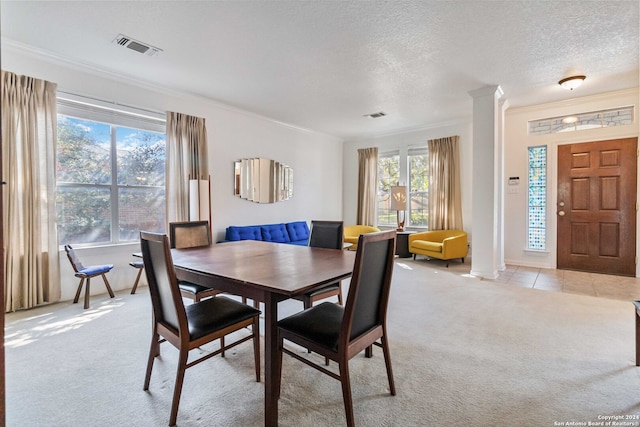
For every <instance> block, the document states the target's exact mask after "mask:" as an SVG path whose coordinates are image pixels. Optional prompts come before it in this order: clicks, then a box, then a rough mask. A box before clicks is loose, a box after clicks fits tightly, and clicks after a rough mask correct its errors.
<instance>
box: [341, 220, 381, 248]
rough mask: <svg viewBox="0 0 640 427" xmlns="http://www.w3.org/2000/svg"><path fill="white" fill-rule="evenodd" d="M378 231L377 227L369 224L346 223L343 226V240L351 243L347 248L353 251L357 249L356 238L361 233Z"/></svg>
mask: <svg viewBox="0 0 640 427" xmlns="http://www.w3.org/2000/svg"><path fill="white" fill-rule="evenodd" d="M377 231H380V229H379V228H378V227H372V226H370V225H347V226H345V227H344V242H345V243H352V246H350V247H349V250H352V251H355V250H356V249H358V238H360V235H361V234H367V233H375V232H377Z"/></svg>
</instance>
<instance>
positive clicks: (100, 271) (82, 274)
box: [64, 245, 114, 309]
mask: <svg viewBox="0 0 640 427" xmlns="http://www.w3.org/2000/svg"><path fill="white" fill-rule="evenodd" d="M64 250H65V252H66V253H67V258H69V262H71V266H72V267H73V271H74V272H75V276H76V277H78V278H80V284H79V285H78V290H77V291H76V297H75V298H74V299H73V303H74V304H75V303H77V302H78V299H79V298H80V292H82V285H83V284H84V283H85V281H86V287H85V290H84V308H85V309H87V308H89V295H90V291H91V278H92V277H97V276H102V280H104V284H105V286H106V287H107V291H108V292H109V296H110V297H111V298H113V297H114V295H113V291H112V290H111V286H109V281H108V280H107V276H106V274H107V273H108V272H110V271H111V269H112V268H113V264H103V265H90V266H88V267H85V266H84V265H82V263H81V262H80V259H79V258H78V256H77V255H76V253H75V251H74V250H73V248H72V247H71V245H64Z"/></svg>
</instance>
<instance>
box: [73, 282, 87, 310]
mask: <svg viewBox="0 0 640 427" xmlns="http://www.w3.org/2000/svg"><path fill="white" fill-rule="evenodd" d="M82 285H84V277H83V278H82V279H80V284H79V285H78V290H77V291H76V297H75V298H74V299H73V303H74V304H76V303H77V302H78V299H80V292H82Z"/></svg>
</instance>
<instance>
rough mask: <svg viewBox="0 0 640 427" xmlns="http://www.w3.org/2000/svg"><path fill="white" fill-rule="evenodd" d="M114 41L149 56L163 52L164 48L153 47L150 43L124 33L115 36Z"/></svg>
mask: <svg viewBox="0 0 640 427" xmlns="http://www.w3.org/2000/svg"><path fill="white" fill-rule="evenodd" d="M113 43H115V44H117V45H120V46H122V47H126V48H128V49H131V50H134V51H136V52H138V53H143V54H145V55H147V56H154V55H156V54H158V53H160V52H162V49H160V48H157V47H153V46H151V45H150V44H148V43H143V42H141V41H138V40H134V39H132V38H131V37H129V36H125V35H124V34H118V37H116V38H115V40H114V41H113Z"/></svg>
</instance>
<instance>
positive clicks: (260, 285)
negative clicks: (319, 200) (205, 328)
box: [171, 240, 356, 426]
mask: <svg viewBox="0 0 640 427" xmlns="http://www.w3.org/2000/svg"><path fill="white" fill-rule="evenodd" d="M171 254H172V258H173V264H174V268H175V271H176V275H177V277H178V278H179V279H180V280H186V281H189V282H192V283H197V284H200V285H203V286H207V287H211V288H214V289H218V290H221V291H225V292H228V293H230V294H234V295H239V296H243V297H247V298H250V299H253V300H255V301H260V302H262V303H263V304H264V397H265V399H264V425H265V426H277V425H278V391H277V390H276V384H277V381H276V380H277V379H278V378H279V376H280V372H279V364H278V303H279V302H280V301H283V300H286V299H289V298H293V297H295V296H297V295H300V294H304V293H307V292H310V291H313V290H315V289H318V288H320V287H322V286H323V285H326V284H331V283H334V282H336V281H338V280H342V279H346V278H349V277H350V276H351V273H352V271H353V265H354V261H355V256H356V252H355V251H346V250H335V249H325V248H314V247H309V246H299V245H291V244H283V243H272V242H263V241H256V240H241V241H236V242H225V243H218V244H215V245H211V246H205V247H199V248H186V249H172V250H171Z"/></svg>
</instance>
